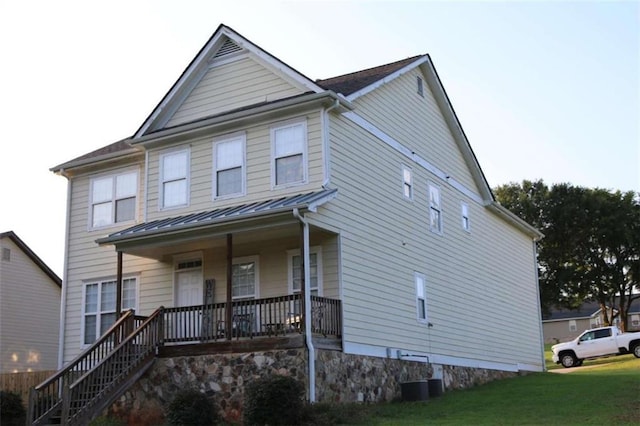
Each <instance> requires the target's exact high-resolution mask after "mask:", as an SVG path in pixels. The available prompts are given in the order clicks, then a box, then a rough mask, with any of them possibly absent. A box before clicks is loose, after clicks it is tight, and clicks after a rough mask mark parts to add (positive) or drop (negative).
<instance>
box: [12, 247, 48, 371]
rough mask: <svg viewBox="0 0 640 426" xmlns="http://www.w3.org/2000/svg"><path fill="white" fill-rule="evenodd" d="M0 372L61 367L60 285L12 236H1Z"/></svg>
mask: <svg viewBox="0 0 640 426" xmlns="http://www.w3.org/2000/svg"><path fill="white" fill-rule="evenodd" d="M1 249H8V250H9V253H10V254H9V260H4V259H0V349H1V350H0V357H1V358H0V373H13V372H26V371H40V370H55V369H56V368H57V366H58V334H59V323H60V294H61V290H60V287H59V286H58V285H57V284H56V283H55V282H54V281H52V280H51V278H50V277H49V276H48V275H47V274H45V273H44V272H43V271H42V269H41V268H40V267H39V266H38V265H36V264H35V263H34V262H33V260H32V259H31V258H30V257H29V256H28V255H27V254H26V253H24V252H23V251H22V249H21V248H20V247H19V246H18V245H16V244H15V243H14V242H13V241H12V240H11V239H10V238H8V237H7V238H1V239H0V251H1Z"/></svg>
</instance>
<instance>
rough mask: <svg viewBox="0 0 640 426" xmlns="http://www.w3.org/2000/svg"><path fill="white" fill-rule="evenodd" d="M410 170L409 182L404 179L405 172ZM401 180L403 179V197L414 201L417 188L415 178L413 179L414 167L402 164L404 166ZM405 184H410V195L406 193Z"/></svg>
mask: <svg viewBox="0 0 640 426" xmlns="http://www.w3.org/2000/svg"><path fill="white" fill-rule="evenodd" d="M405 171H408V172H409V182H407V181H406V180H405V179H404V172H405ZM401 172H402V174H401V180H402V188H401V189H402V198H404V199H405V200H408V201H413V193H414V192H415V188H414V179H413V169H412V168H411V167H409V166H407V165H406V164H404V163H403V164H402V168H401ZM405 185H408V186H409V196H407V195H406V194H405V193H404V187H405Z"/></svg>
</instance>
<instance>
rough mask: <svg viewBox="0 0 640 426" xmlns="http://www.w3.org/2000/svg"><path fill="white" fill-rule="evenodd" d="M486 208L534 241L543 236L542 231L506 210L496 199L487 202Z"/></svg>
mask: <svg viewBox="0 0 640 426" xmlns="http://www.w3.org/2000/svg"><path fill="white" fill-rule="evenodd" d="M487 208H488V209H489V210H491V211H492V212H493V213H495V214H496V215H498V216H499V217H501V218H502V219H504V220H505V221H507V222H509V223H511V224H512V225H513V226H515V227H516V228H518V229H520V230H521V231H523V232H524V233H525V234H527V235H529V236H530V237H532V238H533V240H534V241H539V240H541V239H542V238H544V234H543V233H542V232H540V231H538V230H537V229H536V228H534V227H533V226H531V225H529V224H528V223H527V222H525V221H524V220H522V219H520V218H519V217H518V216H516V215H515V214H514V213H512V212H511V211H510V210H507V209H506V208H505V207H503V206H502V205H500V204H499V203H498V202H497V201H493V202H491V203H489V204H487Z"/></svg>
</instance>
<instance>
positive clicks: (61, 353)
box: [58, 169, 72, 370]
mask: <svg viewBox="0 0 640 426" xmlns="http://www.w3.org/2000/svg"><path fill="white" fill-rule="evenodd" d="M58 174H60V175H62V176H64V177H66V178H67V217H66V224H65V230H64V264H63V266H62V278H63V279H62V294H61V296H60V329H59V331H58V370H60V369H62V366H63V365H64V336H65V326H66V316H67V309H66V305H67V287H68V285H67V283H68V279H69V229H70V227H71V224H70V222H71V186H72V185H71V179H70V178H69V176H67V175H65V174H64V169H62V170H60V172H59V173H58Z"/></svg>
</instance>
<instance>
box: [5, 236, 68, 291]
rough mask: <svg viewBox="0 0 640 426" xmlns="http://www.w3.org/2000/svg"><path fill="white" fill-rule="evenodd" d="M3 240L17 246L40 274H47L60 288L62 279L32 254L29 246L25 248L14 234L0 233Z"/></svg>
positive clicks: (23, 243) (22, 242)
mask: <svg viewBox="0 0 640 426" xmlns="http://www.w3.org/2000/svg"><path fill="white" fill-rule="evenodd" d="M3 238H9V239H10V240H11V241H13V243H14V244H15V245H16V246H18V247H19V248H20V250H22V252H23V253H24V254H26V255H27V256H28V257H29V258H30V259H31V261H32V262H33V263H35V264H36V265H37V266H38V267H39V268H40V269H42V272H44V273H45V274H47V276H48V277H49V278H51V280H52V281H53V282H54V283H55V284H56V285H57V286H58V287H62V279H60V277H59V276H58V275H57V274H56V273H55V272H53V271H52V270H51V268H49V267H48V266H47V264H46V263H44V262H43V261H42V259H40V257H38V255H37V254H35V253H34V252H33V250H31V249H30V248H29V246H27V245H26V244H25V242H24V241H22V240H21V239H20V237H18V236H17V235H16V233H15V232H13V231H7V232H3V233H0V239H3Z"/></svg>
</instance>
